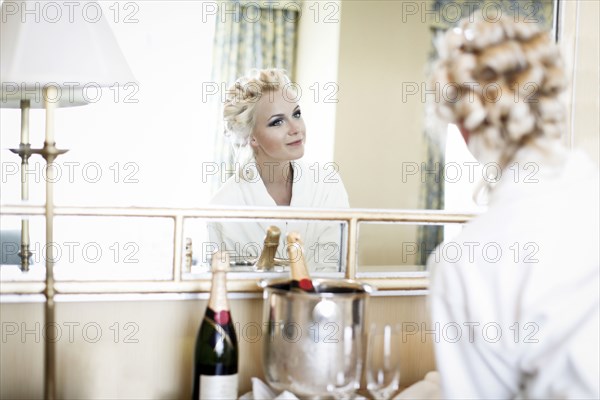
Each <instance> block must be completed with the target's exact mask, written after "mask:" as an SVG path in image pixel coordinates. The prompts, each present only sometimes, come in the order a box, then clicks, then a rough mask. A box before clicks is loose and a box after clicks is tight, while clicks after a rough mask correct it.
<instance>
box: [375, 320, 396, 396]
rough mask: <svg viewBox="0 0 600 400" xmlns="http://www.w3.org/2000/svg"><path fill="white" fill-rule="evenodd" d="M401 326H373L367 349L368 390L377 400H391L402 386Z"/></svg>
mask: <svg viewBox="0 0 600 400" xmlns="http://www.w3.org/2000/svg"><path fill="white" fill-rule="evenodd" d="M400 343H401V341H400V326H399V325H379V326H377V325H371V328H370V330H369V340H368V347H367V360H366V367H367V369H366V372H367V389H368V390H369V392H370V393H371V395H373V397H374V398H375V399H389V398H391V396H392V395H393V394H394V393H395V392H396V391H397V390H398V387H399V384H400Z"/></svg>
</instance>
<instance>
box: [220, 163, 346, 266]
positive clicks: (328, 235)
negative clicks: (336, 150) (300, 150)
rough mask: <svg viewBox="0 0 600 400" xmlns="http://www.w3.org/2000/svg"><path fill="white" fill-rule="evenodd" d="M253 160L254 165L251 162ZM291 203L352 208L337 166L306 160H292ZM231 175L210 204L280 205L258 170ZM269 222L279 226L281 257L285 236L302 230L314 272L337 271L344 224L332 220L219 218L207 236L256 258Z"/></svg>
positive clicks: (284, 256) (308, 258)
mask: <svg viewBox="0 0 600 400" xmlns="http://www.w3.org/2000/svg"><path fill="white" fill-rule="evenodd" d="M252 165H255V164H250V166H252ZM292 165H293V167H294V177H293V185H292V199H291V203H290V206H291V207H302V208H329V209H331V208H348V207H349V204H348V194H347V193H346V189H345V188H344V184H343V183H342V180H341V178H340V176H339V174H338V173H337V171H336V170H335V169H334V164H333V163H329V164H323V163H314V164H306V163H303V162H298V161H294V162H293V163H292ZM248 171H249V172H244V173H241V174H238V175H234V176H232V177H230V178H229V179H228V180H227V182H225V184H223V186H222V187H221V188H220V189H219V191H218V192H217V193H216V194H215V196H214V197H213V198H212V200H211V205H220V206H252V207H276V206H277V204H276V203H275V201H274V200H273V198H272V197H271V195H269V193H268V192H267V188H266V187H265V185H264V183H263V181H262V180H261V178H260V176H259V175H258V172H257V169H256V168H255V167H254V168H252V167H251V168H249V169H248ZM270 225H277V226H278V227H279V229H281V239H280V245H279V248H278V250H277V256H278V257H280V258H288V254H287V251H286V246H285V235H286V234H287V233H288V232H292V231H296V232H299V233H300V235H301V238H302V239H303V241H304V252H305V259H306V261H307V263H308V265H309V267H310V268H311V269H312V270H313V271H327V272H334V271H339V268H340V251H341V249H342V244H343V242H342V234H343V230H342V226H341V224H339V223H328V222H312V223H305V222H294V221H289V222H284V223H282V222H281V221H269V220H264V221H257V222H254V221H253V222H248V221H240V222H218V223H211V224H209V238H210V241H211V242H212V243H215V244H217V245H218V246H219V248H221V249H223V248H225V249H226V250H228V251H233V252H234V253H235V254H237V255H242V256H257V255H258V254H260V251H261V250H262V247H263V242H264V238H265V233H266V230H267V228H268V227H269V226H270Z"/></svg>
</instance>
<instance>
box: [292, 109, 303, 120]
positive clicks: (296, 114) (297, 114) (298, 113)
mask: <svg viewBox="0 0 600 400" xmlns="http://www.w3.org/2000/svg"><path fill="white" fill-rule="evenodd" d="M301 116H302V113H301V112H300V110H298V111H296V112H295V113H294V118H300V117H301Z"/></svg>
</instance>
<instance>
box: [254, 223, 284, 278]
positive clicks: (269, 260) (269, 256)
mask: <svg viewBox="0 0 600 400" xmlns="http://www.w3.org/2000/svg"><path fill="white" fill-rule="evenodd" d="M280 236H281V230H280V229H279V228H278V227H276V226H269V227H268V228H267V236H265V243H264V246H263V250H262V253H260V257H259V258H258V261H257V262H256V265H255V266H254V269H255V270H257V271H271V270H273V267H274V266H275V253H277V246H279V237H280Z"/></svg>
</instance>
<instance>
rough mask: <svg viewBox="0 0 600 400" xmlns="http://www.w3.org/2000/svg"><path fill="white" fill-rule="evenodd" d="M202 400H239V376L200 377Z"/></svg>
mask: <svg viewBox="0 0 600 400" xmlns="http://www.w3.org/2000/svg"><path fill="white" fill-rule="evenodd" d="M199 379H200V399H202V400H205V399H227V400H231V399H237V398H238V374H233V375H200V378H199Z"/></svg>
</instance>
